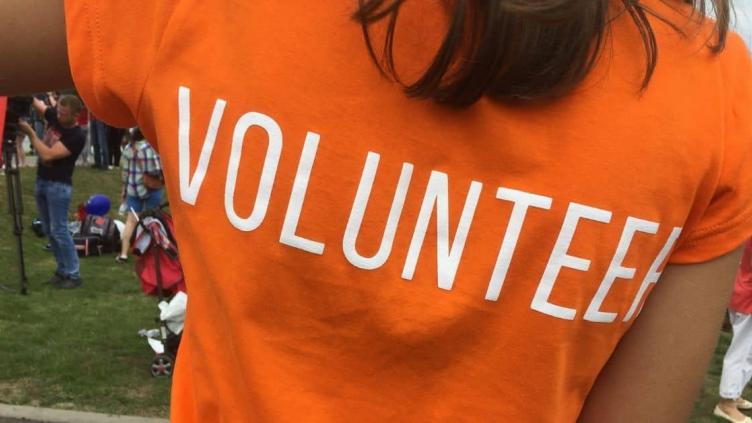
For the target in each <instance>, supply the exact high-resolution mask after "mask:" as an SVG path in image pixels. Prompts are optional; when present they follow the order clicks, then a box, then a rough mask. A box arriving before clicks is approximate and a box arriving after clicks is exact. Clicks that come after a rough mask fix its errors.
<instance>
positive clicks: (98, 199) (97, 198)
mask: <svg viewBox="0 0 752 423" xmlns="http://www.w3.org/2000/svg"><path fill="white" fill-rule="evenodd" d="M84 208H85V209H86V213H88V214H93V215H95V216H104V215H106V214H107V212H108V211H110V199H109V198H107V196H106V195H104V194H94V195H92V196H91V197H89V199H88V200H86V204H85V205H84Z"/></svg>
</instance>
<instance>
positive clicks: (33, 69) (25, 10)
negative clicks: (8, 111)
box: [0, 0, 73, 95]
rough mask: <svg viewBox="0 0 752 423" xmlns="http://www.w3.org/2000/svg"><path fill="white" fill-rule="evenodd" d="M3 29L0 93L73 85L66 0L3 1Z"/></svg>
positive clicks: (0, 14)
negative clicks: (68, 48)
mask: <svg viewBox="0 0 752 423" xmlns="http://www.w3.org/2000/svg"><path fill="white" fill-rule="evenodd" d="M0 28H2V31H1V32H0V52H2V57H1V58H0V95H14V94H26V93H32V92H45V91H48V90H49V89H51V88H68V87H72V86H73V82H72V79H71V75H70V68H69V67H68V53H67V46H66V42H65V15H64V12H63V0H1V1H0Z"/></svg>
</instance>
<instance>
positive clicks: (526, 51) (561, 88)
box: [354, 0, 731, 107]
mask: <svg viewBox="0 0 752 423" xmlns="http://www.w3.org/2000/svg"><path fill="white" fill-rule="evenodd" d="M663 1H664V2H667V3H668V2H669V1H670V0H663ZM709 1H710V2H711V3H712V5H713V11H714V15H715V17H716V19H717V21H716V27H715V33H714V35H715V36H714V41H713V43H712V45H710V48H711V49H713V51H715V52H720V51H721V50H722V49H723V47H724V44H725V41H726V34H727V32H728V27H729V19H730V13H731V4H730V0H709ZM404 2H405V0H358V9H357V11H356V12H355V14H354V18H355V20H357V21H358V22H360V24H361V25H362V27H363V34H364V37H365V41H366V45H367V47H368V51H369V53H370V55H371V57H372V59H373V60H374V62H376V64H377V65H378V66H379V69H380V70H381V72H382V73H383V74H384V75H385V76H387V77H389V78H392V79H394V80H396V81H397V82H399V83H400V84H402V85H403V87H404V90H405V92H406V93H407V95H408V96H411V97H419V98H429V99H433V100H435V101H437V102H440V103H445V104H448V105H453V106H460V107H462V106H468V105H470V104H473V103H474V102H476V101H477V100H478V99H479V98H480V97H481V96H483V95H488V96H490V97H492V98H495V99H499V100H517V101H520V100H522V101H531V100H540V99H548V98H556V97H560V96H563V95H565V94H567V93H569V92H570V91H572V89H574V88H575V87H576V86H577V85H578V84H579V83H580V82H581V81H582V80H583V79H584V78H585V77H586V76H587V75H588V73H589V72H590V71H591V69H592V68H593V66H594V65H595V63H596V61H597V59H598V57H599V56H600V53H601V48H602V45H603V42H604V39H605V37H606V35H607V31H608V29H609V26H610V22H611V20H612V19H614V15H613V11H614V9H613V8H612V6H614V5H618V6H619V9H620V10H619V11H618V13H620V14H621V13H628V14H629V16H630V17H631V19H632V21H634V24H635V25H636V27H637V30H638V31H639V34H640V36H641V38H642V41H643V44H644V46H645V54H646V68H645V73H644V78H643V81H642V89H645V88H647V86H648V84H649V83H650V80H651V78H652V75H653V71H654V70H655V67H656V64H657V61H658V45H657V42H656V37H655V34H654V33H653V28H652V26H651V23H650V19H649V16H653V17H655V18H657V19H658V20H660V21H662V22H664V23H666V24H668V25H669V26H671V27H673V28H674V29H675V30H676V31H680V32H681V29H680V28H679V26H678V25H676V24H675V23H672V22H670V21H668V20H667V19H664V18H662V17H660V16H658V15H657V14H656V13H654V12H653V11H652V10H650V9H649V8H648V7H647V6H645V5H643V4H641V3H640V0H583V1H576V0H452V1H451V5H450V6H449V7H450V9H451V13H450V16H449V25H448V30H447V32H446V34H445V36H444V38H443V42H442V44H441V47H440V48H439V50H438V51H437V53H436V55H435V56H434V58H433V61H432V62H431V63H430V65H429V66H428V68H427V69H426V70H425V72H424V73H423V74H422V75H421V76H420V77H419V78H418V79H417V80H416V81H414V82H410V83H403V82H402V81H400V79H399V77H398V75H397V72H396V70H395V63H394V55H393V44H394V33H395V28H396V25H397V19H398V16H399V12H400V8H401V7H402V5H403V4H404ZM448 3H449V2H448ZM674 3H677V4H676V7H679V4H678V3H679V2H678V1H675V0H674ZM683 3H687V4H690V5H691V6H692V7H693V11H692V14H691V16H688V18H692V17H694V18H696V19H697V20H698V21H702V20H703V19H704V18H705V17H706V15H707V9H706V4H705V0H683ZM382 21H385V22H386V25H387V29H386V36H385V40H384V45H383V48H382V51H381V54H380V55H379V54H377V52H376V49H375V47H374V44H373V39H372V37H371V26H372V25H374V24H376V23H379V22H382Z"/></svg>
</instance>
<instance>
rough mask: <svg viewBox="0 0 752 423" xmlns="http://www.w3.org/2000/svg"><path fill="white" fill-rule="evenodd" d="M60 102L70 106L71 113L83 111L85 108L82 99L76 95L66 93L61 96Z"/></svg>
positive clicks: (75, 113) (62, 104)
mask: <svg viewBox="0 0 752 423" xmlns="http://www.w3.org/2000/svg"><path fill="white" fill-rule="evenodd" d="M58 104H59V105H61V106H64V107H67V108H69V109H70V111H71V113H73V114H74V115H77V114H79V113H81V110H82V109H83V108H84V105H83V103H81V100H79V98H78V97H76V96H75V95H64V96H62V97H60V100H59V101H58Z"/></svg>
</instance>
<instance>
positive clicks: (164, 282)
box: [132, 204, 188, 377]
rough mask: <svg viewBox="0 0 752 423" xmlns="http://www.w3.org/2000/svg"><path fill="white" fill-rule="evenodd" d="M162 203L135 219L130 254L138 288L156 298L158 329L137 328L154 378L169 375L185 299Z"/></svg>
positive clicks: (178, 338)
mask: <svg viewBox="0 0 752 423" xmlns="http://www.w3.org/2000/svg"><path fill="white" fill-rule="evenodd" d="M166 206H167V205H166V204H165V205H163V206H160V207H158V208H156V209H153V210H149V211H146V212H144V213H142V215H141V218H140V219H138V218H137V221H138V225H137V227H136V231H135V233H134V235H133V244H132V245H133V254H134V255H136V256H137V257H138V259H137V261H136V274H137V275H138V277H139V279H140V280H141V289H142V290H143V291H144V292H145V293H146V294H148V295H156V296H157V298H158V299H159V304H158V307H159V310H160V314H159V317H158V318H157V319H156V321H157V322H158V323H159V328H158V329H152V330H148V331H147V330H141V331H139V335H141V336H144V337H146V338H147V342H148V343H149V345H150V346H151V348H152V349H153V350H154V352H155V354H156V355H155V357H154V359H153V360H152V362H151V365H150V372H151V374H152V376H155V377H159V376H171V375H172V372H173V370H174V367H175V359H176V358H177V352H178V346H179V345H180V335H181V333H182V331H183V323H184V321H185V307H186V304H187V301H188V297H187V295H186V293H185V282H184V279H183V270H182V266H181V265H180V260H179V258H178V249H177V243H176V241H175V237H174V236H173V224H172V217H171V216H170V215H169V214H168V213H167V212H166V211H165V210H164V209H165V208H166ZM168 298H169V299H168Z"/></svg>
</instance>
